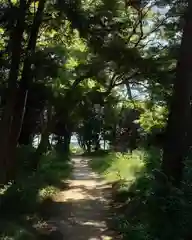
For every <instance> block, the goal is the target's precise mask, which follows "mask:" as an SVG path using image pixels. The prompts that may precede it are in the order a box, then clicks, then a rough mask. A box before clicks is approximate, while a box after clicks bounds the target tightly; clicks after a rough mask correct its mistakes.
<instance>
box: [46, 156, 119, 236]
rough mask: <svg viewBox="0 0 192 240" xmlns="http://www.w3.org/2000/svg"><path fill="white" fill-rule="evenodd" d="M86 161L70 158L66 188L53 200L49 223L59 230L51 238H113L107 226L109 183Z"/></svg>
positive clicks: (80, 158) (79, 158)
mask: <svg viewBox="0 0 192 240" xmlns="http://www.w3.org/2000/svg"><path fill="white" fill-rule="evenodd" d="M88 161H89V160H88V159H85V158H82V157H75V158H73V165H74V170H73V175H72V177H71V180H69V188H68V189H67V190H61V192H60V193H59V194H58V195H57V196H56V197H55V199H54V203H53V205H54V215H53V217H52V218H51V219H50V221H49V222H50V224H51V225H52V226H56V228H57V229H58V231H57V232H59V233H60V237H59V234H58V237H57V236H55V238H54V239H58V240H59V239H60V240H61V239H65V240H110V239H116V238H114V237H112V235H113V234H112V232H110V231H109V230H108V227H107V222H108V201H107V199H108V197H109V196H108V194H109V192H110V191H109V186H108V185H107V184H106V183H105V182H104V181H103V180H102V179H101V178H100V177H99V176H98V175H97V174H95V173H94V172H93V171H92V170H91V169H90V168H89V165H88Z"/></svg>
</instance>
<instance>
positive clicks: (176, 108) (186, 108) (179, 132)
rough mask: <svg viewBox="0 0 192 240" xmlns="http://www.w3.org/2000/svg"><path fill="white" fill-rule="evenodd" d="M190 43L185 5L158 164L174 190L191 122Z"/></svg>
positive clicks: (191, 19) (191, 18)
mask: <svg viewBox="0 0 192 240" xmlns="http://www.w3.org/2000/svg"><path fill="white" fill-rule="evenodd" d="M191 42H192V2H191V1H188V8H187V11H186V14H185V26H184V29H183V36H182V41H181V47H180V56H179V59H178V62H177V68H176V78H175V82H174V87H173V96H172V103H171V106H170V112H169V118H168V123H167V129H166V140H165V143H164V148H163V160H162V170H163V172H164V173H165V175H166V176H167V177H168V179H169V181H171V182H172V183H173V185H175V186H179V184H180V182H181V180H182V172H183V168H184V159H185V157H186V154H187V151H188V148H189V133H190V131H189V130H190V128H191V127H190V125H191V120H192V118H191V111H190V102H191V88H192V46H191Z"/></svg>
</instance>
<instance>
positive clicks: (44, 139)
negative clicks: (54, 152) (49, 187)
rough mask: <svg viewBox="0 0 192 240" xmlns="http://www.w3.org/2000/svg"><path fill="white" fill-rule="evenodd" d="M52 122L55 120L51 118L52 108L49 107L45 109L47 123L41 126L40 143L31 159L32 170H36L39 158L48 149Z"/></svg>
mask: <svg viewBox="0 0 192 240" xmlns="http://www.w3.org/2000/svg"><path fill="white" fill-rule="evenodd" d="M54 120H55V119H53V118H52V107H51V106H49V107H48V109H47V122H46V123H45V125H44V126H43V130H42V133H41V141H40V143H39V146H38V147H37V150H36V152H35V154H34V156H33V159H32V161H33V163H32V167H33V169H34V170H36V169H37V168H38V165H39V162H40V159H41V156H42V155H43V154H44V153H46V151H47V149H48V147H49V146H50V142H49V135H50V132H51V129H52V128H53V124H54Z"/></svg>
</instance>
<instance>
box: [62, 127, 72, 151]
mask: <svg viewBox="0 0 192 240" xmlns="http://www.w3.org/2000/svg"><path fill="white" fill-rule="evenodd" d="M70 142H71V131H70V130H69V129H65V134H64V144H63V151H64V153H65V154H66V155H69V154H70Z"/></svg>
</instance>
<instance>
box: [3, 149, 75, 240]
mask: <svg viewBox="0 0 192 240" xmlns="http://www.w3.org/2000/svg"><path fill="white" fill-rule="evenodd" d="M33 151H34V150H33V149H31V148H29V147H22V148H21V149H18V164H20V167H19V170H20V171H18V176H17V177H16V180H15V182H10V183H9V184H7V185H5V186H3V187H2V188H1V189H0V239H4V240H13V239H15V240H16V239H17V240H22V239H29V240H30V239H38V238H37V231H36V228H34V227H32V226H34V225H41V224H43V223H44V222H45V219H44V218H45V215H46V211H48V209H45V208H47V206H46V207H43V206H44V203H46V202H49V201H48V200H49V199H51V198H52V197H53V196H54V195H55V194H56V193H57V191H58V190H59V188H60V187H61V186H62V185H63V184H62V182H61V180H65V179H67V178H68V177H69V175H70V173H71V168H72V167H71V165H70V161H69V159H66V158H64V157H63V156H62V155H61V154H58V153H57V152H55V151H52V152H49V153H47V154H46V155H44V156H42V159H41V162H40V165H39V167H38V169H37V171H35V172H33V171H31V168H30V161H31V156H33V155H31V154H32V153H33ZM29 159H30V161H29Z"/></svg>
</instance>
